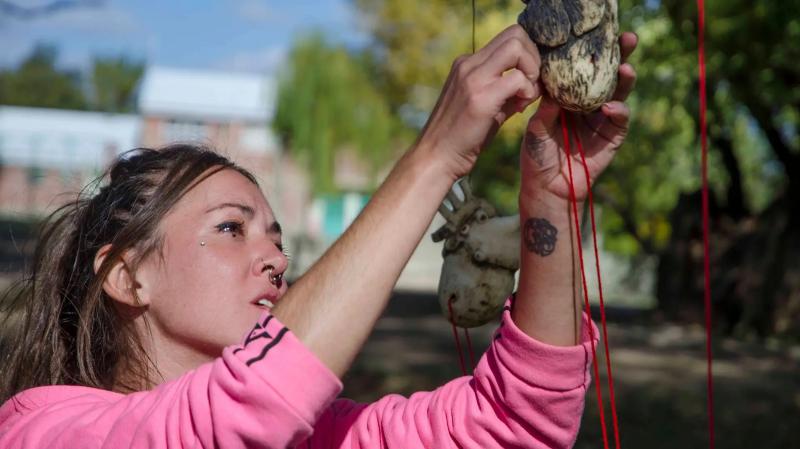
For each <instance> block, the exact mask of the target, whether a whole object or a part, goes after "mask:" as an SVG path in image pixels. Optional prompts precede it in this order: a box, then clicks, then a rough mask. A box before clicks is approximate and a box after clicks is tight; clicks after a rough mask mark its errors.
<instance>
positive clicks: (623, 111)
mask: <svg viewBox="0 0 800 449" xmlns="http://www.w3.org/2000/svg"><path fill="white" fill-rule="evenodd" d="M600 110H601V111H602V112H603V115H605V116H606V118H608V120H607V121H606V122H605V123H604V124H603V125H602V126H600V129H599V130H598V131H601V132H603V131H609V133H616V134H619V133H620V132H627V130H628V121H629V120H630V116H631V110H630V108H629V107H628V105H626V104H625V103H623V102H621V101H610V102H608V103H606V104H604V105H603V106H602V107H601V108H600ZM603 134H605V135H611V134H607V133H605V132H603Z"/></svg>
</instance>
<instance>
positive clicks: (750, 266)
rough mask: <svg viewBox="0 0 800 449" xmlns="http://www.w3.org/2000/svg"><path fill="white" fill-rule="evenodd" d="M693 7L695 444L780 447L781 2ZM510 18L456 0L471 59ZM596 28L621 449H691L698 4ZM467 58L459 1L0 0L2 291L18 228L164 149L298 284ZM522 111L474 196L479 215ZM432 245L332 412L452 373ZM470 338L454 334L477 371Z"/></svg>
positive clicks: (796, 293)
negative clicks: (231, 198) (620, 100)
mask: <svg viewBox="0 0 800 449" xmlns="http://www.w3.org/2000/svg"><path fill="white" fill-rule="evenodd" d="M706 4H707V5H706V17H707V18H706V20H707V34H706V45H707V63H708V69H707V70H708V82H709V87H708V92H709V94H708V102H709V144H710V181H711V186H712V192H711V194H712V201H711V203H712V208H711V219H712V223H711V226H712V229H711V251H712V254H711V267H712V302H713V307H714V354H715V382H716V383H715V387H716V390H715V393H716V413H717V432H718V433H717V435H718V436H717V443H718V447H726V448H750V447H759V448H788V447H800V443H798V440H799V439H800V434H798V432H797V429H796V427H797V423H798V422H800V208H798V207H795V203H794V201H795V200H792V198H797V194H798V192H799V191H800V140H799V139H798V122H799V121H800V84H799V81H800V64H798V61H800V45H798V42H800V1H798V0H789V1H784V2H768V1H763V0H756V1H743V0H724V1H723V0H708V1H707V2H706ZM522 8H523V4H522V3H521V2H519V1H484V0H477V2H476V17H475V20H476V21H475V26H476V40H477V44H478V46H481V45H483V44H484V43H486V42H487V41H488V40H489V39H491V37H492V36H494V35H495V34H496V33H498V32H499V31H500V30H502V29H503V28H505V27H507V26H508V25H510V24H512V23H514V22H515V21H516V16H517V14H518V13H519V12H520V11H521V10H522ZM619 13H620V20H621V27H622V29H624V30H631V31H634V32H636V33H637V34H638V36H639V40H640V43H639V47H638V50H637V51H636V53H635V54H634V56H633V58H632V61H631V62H632V63H633V64H634V66H635V67H636V69H637V72H638V75H639V78H638V84H637V88H636V90H635V92H634V93H633V95H632V97H631V98H630V101H629V103H630V105H631V107H632V110H633V124H632V127H631V133H630V136H629V137H628V139H627V142H626V143H625V145H624V146H623V148H622V149H621V150H620V152H619V154H618V157H617V159H616V160H615V162H614V164H612V166H611V168H610V169H609V170H608V171H607V173H606V174H604V176H603V177H602V178H601V179H600V180H599V182H598V184H597V186H596V188H595V198H596V199H597V201H598V204H597V214H598V219H599V225H600V228H601V236H600V237H601V242H600V243H601V266H602V270H603V285H604V293H605V297H606V302H607V305H608V314H609V319H610V325H609V334H610V335H609V342H610V346H611V351H612V359H613V360H612V361H613V367H614V373H615V380H616V382H615V390H616V395H617V408H618V410H619V418H620V432H621V436H622V444H623V446H625V447H651V448H662V447H663V448H674V447H703V446H704V445H706V438H707V436H706V435H707V428H706V418H705V413H706V411H705V410H706V402H705V401H706V399H705V398H706V390H705V353H704V338H705V337H704V333H703V328H702V316H703V301H702V299H703V294H702V286H703V278H702V240H701V238H702V234H701V215H700V193H699V186H700V144H699V138H698V122H697V116H698V104H699V103H698V82H697V75H696V73H697V53H696V44H697V42H696V35H697V33H696V6H695V4H694V2H686V1H678V0H663V1H659V0H638V1H633V0H620V10H619ZM471 46H472V4H471V2H469V1H466V0H459V1H452V0H425V1H422V0H319V1H285V0H281V1H257V0H218V1H200V0H194V1H186V0H180V1H178V0H175V1H170V2H155V1H150V0H140V1H122V0H83V1H82V0H15V1H12V0H0V278H2V280H1V281H0V282H1V283H2V285H3V286H6V285H9V284H10V283H11V282H13V281H14V280H16V279H18V278H19V277H20V276H21V274H22V272H23V270H24V267H25V264H26V261H27V260H29V259H28V258H29V256H30V254H31V253H32V251H33V248H34V245H35V237H36V234H35V231H36V226H37V224H38V223H39V222H40V221H41V219H42V218H43V217H45V216H46V215H47V213H48V212H49V211H52V210H53V209H55V208H56V207H57V206H58V205H60V204H61V203H63V202H64V201H68V200H69V199H70V198H71V196H72V195H74V194H75V193H76V192H78V191H79V190H80V189H81V188H82V187H83V186H84V185H86V184H87V183H88V182H89V181H91V180H92V179H94V178H95V177H96V176H98V175H99V174H101V173H102V171H103V169H104V168H105V166H106V165H107V164H108V162H109V161H111V160H112V159H113V158H114V157H115V156H117V155H118V154H119V153H121V152H123V151H125V150H128V149H131V148H134V147H137V146H151V147H152V146H160V145H164V144H167V143H170V142H174V141H198V142H203V143H206V144H209V145H212V146H214V147H215V148H217V149H218V150H219V151H221V152H223V153H225V154H227V155H229V156H230V157H232V158H233V159H234V160H236V161H237V162H239V163H240V164H242V165H244V166H245V167H247V168H249V169H250V170H251V171H253V172H254V173H255V174H256V175H257V176H258V177H259V178H260V180H261V184H262V187H263V188H264V190H265V193H266V195H267V198H268V199H269V201H270V203H271V204H272V205H273V208H274V209H275V210H276V213H277V216H278V218H279V219H280V220H281V222H282V224H283V227H284V229H285V232H286V234H285V236H286V237H285V243H286V244H287V245H288V248H289V251H290V252H291V253H292V271H291V276H290V277H294V278H296V277H297V276H299V275H300V274H302V272H303V271H304V270H305V269H306V268H307V267H308V266H309V265H310V264H311V263H313V261H314V260H315V259H316V258H317V257H318V256H319V255H320V254H321V253H322V251H324V249H325V248H327V247H328V246H329V245H330V244H331V243H332V242H333V241H334V240H335V239H336V237H337V236H339V235H340V234H341V232H342V231H343V230H344V229H345V228H346V226H347V225H348V224H349V223H350V222H351V221H352V220H353V219H354V218H355V217H356V216H357V214H358V213H359V211H360V210H361V208H362V207H363V205H364V204H365V203H366V202H367V201H368V199H369V197H370V194H371V192H373V190H374V189H375V187H376V185H378V184H379V183H380V181H381V180H382V179H383V177H384V176H385V175H386V173H388V170H389V169H390V168H391V166H392V164H393V162H394V161H395V160H396V159H397V158H398V157H399V155H400V154H402V152H403V151H404V150H405V149H406V148H407V147H408V146H409V145H410V144H412V143H413V140H414V138H415V136H416V134H417V132H418V131H419V129H420V128H421V127H422V126H423V125H424V123H425V120H426V118H427V115H428V113H429V111H430V110H431V109H432V107H433V105H434V103H435V101H436V98H437V96H438V93H439V90H440V89H441V86H442V84H443V82H444V80H445V78H446V75H447V73H448V71H449V68H450V64H451V62H452V60H453V59H454V58H455V57H456V56H458V55H459V54H463V53H468V52H470V51H471V48H472V47H471ZM531 109H533V108H531ZM531 112H532V111H527V112H526V113H525V114H524V115H522V116H517V117H515V118H514V119H512V120H511V121H510V122H509V123H508V124H507V125H506V126H505V127H504V128H503V130H502V131H501V133H500V134H499V135H498V136H497V138H496V139H495V140H494V142H493V143H492V144H491V147H490V148H488V149H487V151H485V153H484V155H483V156H482V159H481V160H480V161H479V163H478V167H477V168H476V170H475V172H474V174H473V176H472V184H473V187H474V189H475V190H476V192H477V194H478V195H480V196H483V197H485V198H487V199H488V200H489V201H491V202H492V203H493V204H495V205H496V206H497V207H498V208H499V209H500V210H501V211H503V213H507V214H513V213H515V209H516V192H517V188H518V185H519V180H518V169H517V158H518V148H519V142H520V138H521V135H522V129H523V127H524V125H525V122H526V120H527V118H528V116H529V115H530V113H531ZM439 224H441V219H440V218H439V217H437V218H436V219H435V220H434V223H433V224H432V227H431V230H433V229H435V228H436V227H437V226H438V225H439ZM585 234H586V233H585ZM586 246H588V247H591V246H590V245H585V247H586ZM440 251H441V248H440V246H438V245H437V244H434V243H433V242H432V241H431V240H430V239H429V238H427V237H426V238H424V239H423V241H422V243H421V244H420V247H419V248H418V250H417V252H416V253H415V255H414V257H413V258H412V261H411V262H410V264H409V266H408V267H407V269H406V271H405V272H404V273H403V276H402V278H401V280H400V282H399V283H398V287H397V290H396V294H395V296H394V297H393V299H392V301H391V303H390V306H389V309H388V310H387V313H386V315H385V316H384V317H383V319H382V320H381V321H380V322H379V324H378V327H377V329H376V331H375V332H374V334H373V335H372V337H371V339H370V341H369V343H368V345H367V347H366V348H365V350H364V352H363V353H362V355H361V356H360V357H359V359H358V360H357V362H356V365H355V366H354V368H353V369H352V370H351V372H350V374H349V375H348V378H347V379H346V380H345V385H346V390H345V393H344V394H345V395H346V396H348V397H351V398H354V399H357V400H363V401H370V400H375V399H377V398H378V397H380V396H381V395H384V394H387V393H402V394H409V393H411V392H413V391H417V390H421V389H432V388H435V387H436V386H438V385H440V384H441V383H443V382H445V381H446V380H448V379H451V378H453V377H455V376H458V375H459V374H460V370H459V368H458V355H457V352H456V348H455V344H454V342H453V339H452V334H451V330H450V327H449V324H448V323H447V322H446V321H445V319H444V317H443V316H442V315H441V313H440V312H439V306H438V303H437V299H436V296H435V291H436V286H437V283H438V278H439V271H440V267H441V256H440ZM586 257H587V260H593V259H592V257H593V255H592V254H587V255H586ZM588 271H590V272H591V273H593V270H588ZM591 273H590V276H591ZM590 282H591V285H593V286H594V285H596V279H594V278H591V279H590ZM590 291H592V292H594V291H596V287H595V288H592V287H590ZM592 300H593V301H595V300H596V298H595V297H594V296H593V297H592ZM595 312H596V310H595ZM493 329H494V324H490V325H487V326H484V327H482V328H479V329H477V330H475V331H473V340H474V342H475V345H476V352H479V351H482V350H483V349H484V348H485V347H486V345H487V344H488V341H489V338H490V335H491V332H492V330H493ZM2 332H3V330H0V334H2ZM0 337H2V335H0ZM0 350H1V348H0ZM601 363H602V361H601ZM601 366H602V365H601ZM601 377H602V379H601V382H605V378H604V375H603V376H601ZM591 394H593V393H591V392H590V395H591ZM606 397H607V394H606ZM607 413H608V411H607ZM597 415H598V410H597V403H596V400H595V399H594V398H593V397H592V396H590V397H589V398H588V400H587V412H586V416H585V417H584V424H583V427H582V430H581V434H580V437H579V440H578V443H577V446H576V447H579V448H594V447H600V446H601V445H602V440H601V437H600V425H599V419H598V416H597Z"/></svg>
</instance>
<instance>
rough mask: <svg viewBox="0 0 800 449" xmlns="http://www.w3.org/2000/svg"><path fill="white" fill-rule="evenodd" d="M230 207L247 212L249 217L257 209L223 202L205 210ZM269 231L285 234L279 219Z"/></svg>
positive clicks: (207, 211)
mask: <svg viewBox="0 0 800 449" xmlns="http://www.w3.org/2000/svg"><path fill="white" fill-rule="evenodd" d="M228 207H232V208H234V209H239V210H240V211H242V213H243V214H245V215H246V216H247V218H248V219H252V218H253V217H254V216H255V214H256V211H255V210H253V208H252V207H250V206H248V205H246V204H241V203H221V204H217V205H216V206H212V207H210V208H208V209H207V210H206V211H205V213H209V212H213V211H215V210H219V209H225V208H228ZM267 233H275V234H283V228H282V227H281V224H280V223H278V222H277V221H273V222H272V224H271V225H270V226H269V227H268V228H267Z"/></svg>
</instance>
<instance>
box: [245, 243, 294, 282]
mask: <svg viewBox="0 0 800 449" xmlns="http://www.w3.org/2000/svg"><path fill="white" fill-rule="evenodd" d="M288 265H289V260H288V259H287V258H286V256H285V255H284V254H283V252H281V250H279V249H278V247H277V246H275V244H274V243H270V244H269V245H268V247H267V248H265V249H264V250H262V251H259V252H258V253H257V254H256V257H255V258H254V260H253V265H252V272H253V275H255V276H263V277H267V276H277V275H283V273H284V272H285V271H286V268H287V267H288Z"/></svg>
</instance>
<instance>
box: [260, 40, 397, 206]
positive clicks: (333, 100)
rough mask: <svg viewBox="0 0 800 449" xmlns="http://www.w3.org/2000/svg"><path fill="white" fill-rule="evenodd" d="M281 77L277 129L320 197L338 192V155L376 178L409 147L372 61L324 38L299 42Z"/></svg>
mask: <svg viewBox="0 0 800 449" xmlns="http://www.w3.org/2000/svg"><path fill="white" fill-rule="evenodd" d="M288 60H289V61H288V64H287V70H286V71H285V72H284V73H283V74H281V76H280V81H279V87H278V101H277V106H276V112H275V119H274V122H273V126H274V128H275V130H276V131H277V133H278V135H279V136H280V137H281V139H282V140H283V142H284V144H285V145H286V146H287V147H288V148H289V149H290V151H292V152H294V153H295V154H296V155H298V156H299V157H300V159H301V160H302V161H304V162H305V164H306V165H307V167H308V168H309V171H310V172H311V174H312V179H313V187H314V191H315V192H316V193H323V192H333V191H336V190H337V186H336V185H335V184H334V162H335V155H336V152H338V151H340V150H345V149H352V150H354V151H355V152H356V153H357V154H358V155H359V156H360V157H361V158H362V160H364V161H366V162H367V164H368V165H369V167H370V169H371V171H370V172H371V173H372V175H373V183H374V182H375V181H376V179H375V177H376V176H377V173H378V172H379V170H380V169H381V168H383V166H384V165H385V164H386V163H387V162H388V161H389V160H390V159H391V157H392V155H393V153H394V152H395V151H396V149H397V148H399V147H401V145H403V144H404V142H407V137H405V135H404V132H403V130H402V128H401V127H400V126H399V123H398V122H397V120H396V119H395V118H394V117H393V115H392V114H391V112H390V110H389V108H388V105H387V103H386V102H385V100H384V98H383V97H382V96H381V95H380V93H379V91H378V89H377V88H376V87H375V85H374V84H373V81H372V79H371V77H370V70H371V66H372V63H371V60H370V58H369V56H368V55H363V54H352V53H351V52H349V51H348V50H347V49H345V48H344V47H341V46H334V45H331V44H329V43H327V42H326V41H325V38H324V37H323V36H322V35H321V34H318V33H317V34H312V35H309V36H305V37H302V38H300V39H298V40H297V41H296V43H295V45H294V47H293V49H292V50H291V52H290V54H289V58H288Z"/></svg>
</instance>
